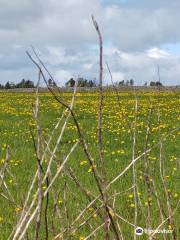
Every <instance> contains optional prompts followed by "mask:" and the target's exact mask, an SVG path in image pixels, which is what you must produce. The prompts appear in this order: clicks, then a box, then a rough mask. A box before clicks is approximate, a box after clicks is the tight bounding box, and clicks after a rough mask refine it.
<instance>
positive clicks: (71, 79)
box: [65, 78, 75, 87]
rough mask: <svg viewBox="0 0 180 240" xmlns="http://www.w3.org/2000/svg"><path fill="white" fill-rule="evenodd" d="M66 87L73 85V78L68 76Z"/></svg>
mask: <svg viewBox="0 0 180 240" xmlns="http://www.w3.org/2000/svg"><path fill="white" fill-rule="evenodd" d="M65 85H66V87H74V85H75V80H74V79H73V78H70V79H69V81H67V82H66V84H65Z"/></svg>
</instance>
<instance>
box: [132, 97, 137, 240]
mask: <svg viewBox="0 0 180 240" xmlns="http://www.w3.org/2000/svg"><path fill="white" fill-rule="evenodd" d="M137 107H138V106H137V97H136V100H135V113H134V114H135V119H134V126H133V149H132V161H134V159H135V148H136V126H137ZM132 171H133V185H134V189H133V195H134V206H135V208H134V225H135V226H137V214H138V213H137V211H138V206H137V180H136V168H135V163H133V166H132ZM136 237H137V235H136V232H135V231H134V239H135V240H136Z"/></svg>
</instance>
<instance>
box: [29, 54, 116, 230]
mask: <svg viewBox="0 0 180 240" xmlns="http://www.w3.org/2000/svg"><path fill="white" fill-rule="evenodd" d="M26 53H27V55H28V56H29V58H30V60H31V61H32V62H33V63H34V64H35V66H36V67H37V68H38V69H39V71H41V75H42V77H43V80H44V82H45V83H46V86H47V88H48V90H49V91H50V92H51V94H52V96H53V97H54V98H55V100H56V101H57V102H59V103H60V104H61V105H62V106H63V107H65V108H66V109H67V110H69V111H70V113H71V116H72V118H73V121H74V124H75V126H76V129H77V133H78V135H79V139H80V143H81V145H82V147H83V151H84V154H85V155H86V157H87V159H88V161H89V163H90V166H91V167H92V172H93V176H94V178H95V180H96V183H97V186H98V190H99V192H100V194H101V197H102V199H103V191H102V187H101V183H100V180H99V179H100V177H99V175H98V172H97V170H96V168H94V164H93V160H92V157H91V155H90V153H89V151H88V147H87V144H86V142H85V139H84V137H83V134H82V132H81V130H80V127H79V123H78V121H77V119H76V116H75V114H74V112H73V110H72V109H71V108H70V107H69V106H68V105H67V104H66V103H64V102H63V101H62V100H61V99H59V98H58V97H57V96H56V94H55V93H54V91H53V90H52V89H51V88H49V86H48V84H47V80H46V78H45V75H44V73H43V71H42V69H41V67H40V66H39V64H38V63H37V62H36V61H35V60H34V59H33V58H32V56H31V55H30V54H29V52H26ZM106 212H107V213H108V215H109V218H110V219H111V216H110V214H109V212H108V209H106ZM111 220H112V226H113V228H114V231H115V232H116V229H115V226H114V224H113V219H111Z"/></svg>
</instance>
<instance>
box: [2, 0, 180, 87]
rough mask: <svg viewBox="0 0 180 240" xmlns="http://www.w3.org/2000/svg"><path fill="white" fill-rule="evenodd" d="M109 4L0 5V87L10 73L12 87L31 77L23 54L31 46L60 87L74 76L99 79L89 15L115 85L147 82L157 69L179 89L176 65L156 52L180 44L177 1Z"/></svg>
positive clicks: (22, 1)
mask: <svg viewBox="0 0 180 240" xmlns="http://www.w3.org/2000/svg"><path fill="white" fill-rule="evenodd" d="M108 2H109V4H104V1H100V0H91V1H89V0H66V1H59V0H47V1H46V4H44V1H43V0H36V1H35V0H13V1H5V0H0V6H1V8H0V56H1V59H0V82H4V81H7V80H9V79H8V78H9V74H7V75H5V72H3V71H4V70H5V71H6V72H7V71H10V72H11V71H15V74H14V81H18V80H20V79H19V76H21V74H20V71H21V69H24V68H25V67H26V68H28V69H29V71H27V72H32V71H33V70H32V69H34V68H33V66H32V67H31V63H30V61H29V60H25V59H26V58H27V57H26V55H25V50H26V49H27V48H28V47H29V46H30V45H31V44H32V45H34V46H35V47H37V49H39V51H40V53H41V56H42V59H43V60H44V61H45V63H46V64H47V65H48V66H49V67H50V69H51V72H54V73H55V75H56V76H57V78H58V79H59V78H62V79H63V81H65V78H67V77H70V75H78V74H80V75H82V76H85V77H89V78H94V77H98V46H97V43H98V37H97V34H96V32H95V29H94V27H93V24H92V21H91V14H92V13H93V14H94V15H95V16H96V18H97V20H98V22H99V25H100V27H101V30H102V34H103V39H104V43H105V44H104V56H105V58H106V60H107V61H108V63H109V64H110V65H111V67H112V72H114V77H115V78H116V79H118V78H122V77H123V78H130V77H134V78H136V79H137V82H141V81H148V80H151V78H153V74H154V68H155V66H156V65H157V63H159V64H160V65H161V71H162V75H163V77H164V81H165V82H166V83H167V84H168V83H171V81H170V80H169V79H170V76H174V79H173V81H174V84H178V82H179V77H178V74H177V73H179V62H180V59H179V57H178V56H173V54H171V53H169V52H167V51H166V50H164V49H163V48H162V47H161V46H162V45H164V44H166V43H168V44H171V45H172V44H174V43H177V44H180V31H179V26H178V22H179V21H180V15H179V10H180V2H179V0H174V1H173V2H172V1H171V2H170V1H167V0H163V1H162V0H158V1H154V0H152V1H143V0H140V1H133V0H129V1H127V3H126V2H124V3H123V4H121V3H119V4H118V1H114V4H110V2H111V1H108ZM112 2H113V1H112ZM135 2H136V3H135ZM107 42H108V43H109V45H108V44H106V43H107ZM18 71H19V72H18ZM174 71H176V74H175V73H174ZM23 73H24V72H23ZM25 75H26V74H25ZM139 79H140V80H139ZM171 79H172V78H171Z"/></svg>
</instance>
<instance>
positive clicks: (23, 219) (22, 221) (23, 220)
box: [15, 73, 75, 239]
mask: <svg viewBox="0 0 180 240" xmlns="http://www.w3.org/2000/svg"><path fill="white" fill-rule="evenodd" d="M41 74H42V73H41ZM74 94H75V92H74ZM73 103H74V95H73V99H72V103H71V106H70V109H71V108H72V105H73ZM68 118H69V115H68V116H67V118H66V120H65V123H64V125H63V126H65V125H66V122H67V120H68ZM64 130H65V127H64V128H62V130H61V134H60V135H61V137H62V133H63V131H64ZM60 139H61V138H60V137H59V138H58V142H57V143H56V146H55V148H54V149H57V144H58V143H59V142H60ZM53 154H55V150H54V151H53ZM52 158H53V155H52ZM49 164H50V163H49ZM49 169H50V168H49V165H48V168H47V170H49ZM35 176H36V177H37V172H36V174H35ZM47 176H48V175H47V171H46V174H45V177H46V178H45V177H44V179H43V183H44V181H46V179H47ZM34 179H35V178H34ZM34 183H35V180H33V183H32V185H31V187H30V190H29V192H31V191H32V189H33V185H34ZM29 192H28V198H29V196H30V193H29ZM36 197H37V194H35V197H34V200H33V201H32V203H31V205H30V207H29V209H28V211H26V213H25V215H24V217H23V216H22V218H21V221H20V223H19V224H18V225H17V229H19V230H16V234H15V237H16V235H17V234H18V232H19V231H20V230H21V226H22V224H24V222H25V220H26V218H27V216H28V214H29V212H30V210H31V209H32V207H33V205H34V203H35V200H36ZM26 202H27V201H26ZM15 239H16V238H15Z"/></svg>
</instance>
